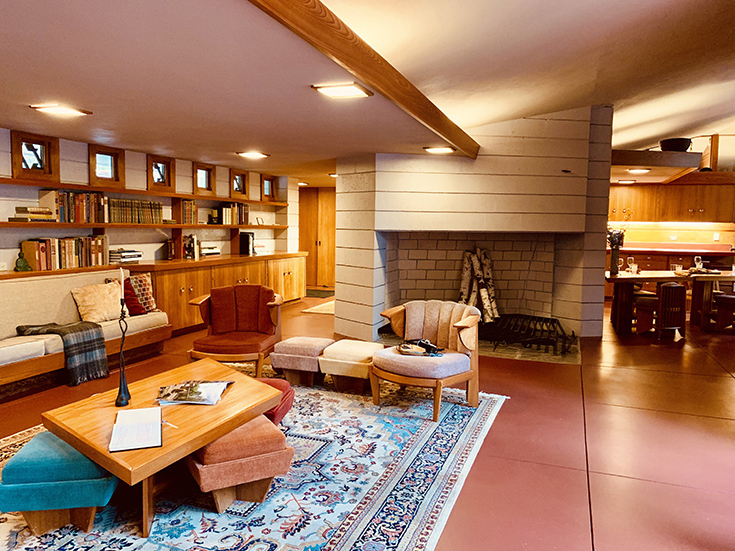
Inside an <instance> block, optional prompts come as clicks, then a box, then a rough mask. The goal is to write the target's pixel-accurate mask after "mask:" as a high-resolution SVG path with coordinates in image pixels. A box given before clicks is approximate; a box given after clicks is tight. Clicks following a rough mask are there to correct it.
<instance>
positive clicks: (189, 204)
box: [181, 199, 199, 224]
mask: <svg viewBox="0 0 735 551" xmlns="http://www.w3.org/2000/svg"><path fill="white" fill-rule="evenodd" d="M198 217H199V207H198V206H197V204H196V201H191V200H188V199H184V200H183V201H181V223H182V224H196V223H197V221H198Z"/></svg>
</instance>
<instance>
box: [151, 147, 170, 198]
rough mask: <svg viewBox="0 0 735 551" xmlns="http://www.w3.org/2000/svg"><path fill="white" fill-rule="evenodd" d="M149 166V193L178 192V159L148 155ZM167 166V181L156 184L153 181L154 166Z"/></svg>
mask: <svg viewBox="0 0 735 551" xmlns="http://www.w3.org/2000/svg"><path fill="white" fill-rule="evenodd" d="M146 161H147V164H148V191H172V192H173V191H176V159H174V158H173V157H164V156H162V155H151V154H148V155H146ZM154 163H160V164H162V165H165V166H166V181H165V182H156V181H154V179H153V164H154Z"/></svg>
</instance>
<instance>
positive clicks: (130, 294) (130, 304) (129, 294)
mask: <svg viewBox="0 0 735 551" xmlns="http://www.w3.org/2000/svg"><path fill="white" fill-rule="evenodd" d="M105 283H114V284H116V285H117V287H118V289H119V288H120V280H119V279H115V278H112V277H108V278H106V279H105ZM125 308H126V309H127V311H128V312H129V313H130V315H131V316H142V315H143V314H147V313H148V312H146V311H145V308H143V305H142V304H141V303H140V301H139V300H138V295H136V294H135V289H133V285H132V284H131V283H130V278H129V277H126V278H125Z"/></svg>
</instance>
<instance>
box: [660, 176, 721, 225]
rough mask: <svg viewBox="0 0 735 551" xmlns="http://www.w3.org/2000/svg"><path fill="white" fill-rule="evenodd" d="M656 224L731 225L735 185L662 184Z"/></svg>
mask: <svg viewBox="0 0 735 551" xmlns="http://www.w3.org/2000/svg"><path fill="white" fill-rule="evenodd" d="M658 187H659V188H660V190H659V202H658V209H657V216H656V218H655V220H659V221H662V222H729V223H732V222H733V220H734V219H735V185H698V184H686V185H675V184H662V185H660V186H658Z"/></svg>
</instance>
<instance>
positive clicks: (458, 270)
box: [386, 232, 554, 316]
mask: <svg viewBox="0 0 735 551" xmlns="http://www.w3.org/2000/svg"><path fill="white" fill-rule="evenodd" d="M390 235H391V236H392V239H391V241H392V242H396V243H397V245H398V249H397V250H398V290H399V293H398V298H397V300H396V299H395V298H393V300H386V302H387V303H388V304H390V305H394V304H398V303H403V302H406V301H408V300H431V299H436V300H457V299H458V298H459V289H460V285H461V278H462V260H463V255H464V251H474V250H476V248H477V247H479V248H481V249H485V250H487V251H489V253H490V259H491V261H492V267H493V282H494V285H495V291H496V299H497V303H498V309H499V310H500V313H501V314H502V313H521V314H532V315H538V316H549V315H550V314H551V304H552V291H553V278H554V234H510V233H472V232H400V233H394V234H390ZM389 266H390V264H389ZM390 273H391V272H389V274H390Z"/></svg>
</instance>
